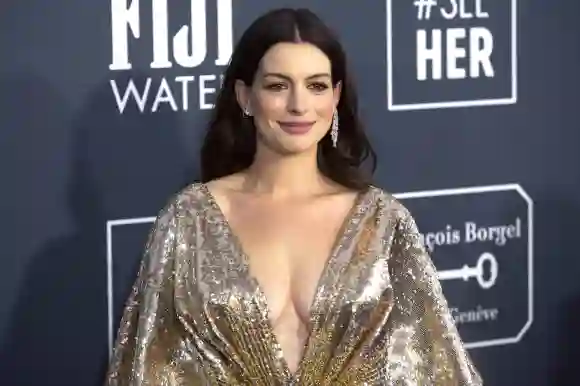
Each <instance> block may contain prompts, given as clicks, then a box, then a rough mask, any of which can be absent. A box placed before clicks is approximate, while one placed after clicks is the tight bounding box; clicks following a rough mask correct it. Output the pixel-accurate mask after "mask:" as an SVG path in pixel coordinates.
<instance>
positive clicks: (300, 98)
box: [288, 87, 308, 115]
mask: <svg viewBox="0 0 580 386" xmlns="http://www.w3.org/2000/svg"><path fill="white" fill-rule="evenodd" d="M288 99H289V100H288V111H289V112H290V113H292V114H296V115H302V114H304V113H305V112H306V111H307V109H308V95H307V93H306V90H303V89H302V88H301V87H295V88H293V89H292V92H291V93H290V95H289V97H288Z"/></svg>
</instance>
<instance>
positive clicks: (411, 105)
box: [386, 0, 518, 111]
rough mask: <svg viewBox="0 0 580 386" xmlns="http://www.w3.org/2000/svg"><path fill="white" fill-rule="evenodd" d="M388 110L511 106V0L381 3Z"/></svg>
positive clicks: (513, 75) (389, 0)
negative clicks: (385, 4)
mask: <svg viewBox="0 0 580 386" xmlns="http://www.w3.org/2000/svg"><path fill="white" fill-rule="evenodd" d="M386 8H387V15H386V18H387V23H386V24H387V26H386V27H387V28H386V35H387V36H386V39H387V103H388V109H389V110H391V111H405V110H426V109H446V108H458V107H473V106H493V105H508V104H515V103H517V99H518V96H517V95H518V94H517V92H518V79H517V78H518V70H517V66H518V64H517V0H413V1H401V2H398V1H393V0H387V7H386Z"/></svg>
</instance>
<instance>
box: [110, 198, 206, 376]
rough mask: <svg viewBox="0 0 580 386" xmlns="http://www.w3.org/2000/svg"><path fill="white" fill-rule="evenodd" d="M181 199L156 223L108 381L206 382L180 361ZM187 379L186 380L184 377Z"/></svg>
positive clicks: (125, 313) (135, 284)
mask: <svg viewBox="0 0 580 386" xmlns="http://www.w3.org/2000/svg"><path fill="white" fill-rule="evenodd" d="M177 222H178V216H177V213H176V204H174V203H170V204H168V205H167V206H166V207H165V208H163V209H162V210H161V211H160V212H159V214H158V216H157V218H156V220H155V223H154V225H153V227H152V228H151V230H150V232H149V235H148V239H147V242H146V245H145V249H144V253H143V256H142V260H141V262H140V267H139V271H138V273H137V277H136V279H135V282H134V284H133V286H132V289H131V293H130V295H129V297H128V299H127V301H126V303H125V307H124V310H123V316H122V319H121V323H120V326H119V329H118V332H117V337H116V341H115V344H114V347H113V352H112V356H111V360H110V363H109V368H108V371H107V374H106V378H105V386H177V385H179V386H181V385H198V384H201V383H200V381H199V380H198V376H197V375H196V374H195V373H192V372H191V371H190V369H187V368H185V367H184V366H183V363H182V362H180V361H177V360H175V358H174V356H175V351H176V350H177V348H178V347H179V339H180V337H179V334H178V333H177V330H176V328H175V325H176V316H175V308H174V300H173V299H174V296H173V295H174V290H173V289H174V283H173V281H174V275H173V274H174V261H175V254H176V253H177V248H176V245H177V244H178V242H179V240H178V238H179V237H180V236H179V233H178V223H177ZM185 379H187V381H185Z"/></svg>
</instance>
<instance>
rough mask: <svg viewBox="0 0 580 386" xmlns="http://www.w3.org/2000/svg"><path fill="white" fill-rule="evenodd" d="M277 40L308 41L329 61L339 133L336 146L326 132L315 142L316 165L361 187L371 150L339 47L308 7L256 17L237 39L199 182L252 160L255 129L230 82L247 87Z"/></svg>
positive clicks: (372, 167) (203, 151)
mask: <svg viewBox="0 0 580 386" xmlns="http://www.w3.org/2000/svg"><path fill="white" fill-rule="evenodd" d="M282 42H295V43H299V42H305V43H310V44H313V45H315V46H316V47H318V48H319V49H320V50H321V51H323V52H324V53H325V54H326V55H327V56H328V58H329V59H330V61H331V76H332V83H333V85H334V86H336V85H337V84H338V82H340V83H341V88H342V89H341V97H340V100H339V102H338V106H337V111H338V117H339V135H338V143H337V147H336V148H335V147H333V146H332V140H331V138H330V132H329V133H328V134H327V135H325V136H324V138H322V140H321V141H320V143H319V144H318V167H319V169H320V172H321V173H322V174H323V175H324V176H326V177H327V178H329V179H331V180H333V181H335V182H336V183H338V184H341V185H343V186H345V187H347V188H350V189H355V190H360V189H364V188H366V187H367V186H368V185H369V184H370V183H371V177H372V174H373V172H374V170H375V168H376V154H375V152H374V151H373V149H372V147H371V144H370V142H369V140H368V138H367V136H366V135H365V132H364V130H363V125H362V124H361V122H360V120H359V117H358V101H357V95H356V91H355V89H354V86H353V84H352V83H351V79H350V76H349V74H348V72H347V63H346V55H345V53H344V50H343V48H342V46H341V44H340V43H339V41H338V39H337V38H336V37H335V35H334V33H333V32H332V31H331V30H330V29H329V28H328V27H327V26H326V25H325V24H324V22H323V21H322V20H321V19H320V18H319V17H318V16H316V15H315V14H314V13H313V12H312V11H309V10H307V9H288V8H283V9H277V10H273V11H270V12H268V13H266V14H264V15H262V16H260V17H259V18H258V19H256V20H255V21H254V22H253V23H252V25H250V27H249V28H248V29H247V30H246V31H245V33H244V34H243V35H242V37H241V38H240V40H239V42H238V43H237V46H236V48H235V50H234V52H233V54H232V57H231V60H230V63H229V66H228V68H227V69H226V71H225V74H224V78H223V84H222V88H221V90H220V92H219V94H218V96H217V100H216V103H215V107H214V111H213V116H212V117H211V120H210V122H209V125H208V130H207V133H206V134H205V138H204V141H203V144H202V147H201V160H200V161H201V162H200V164H201V179H202V181H203V182H207V181H210V180H213V179H216V178H220V177H224V176H227V175H229V174H233V173H237V172H240V171H242V170H245V169H247V168H248V167H249V166H250V165H251V164H252V162H253V160H254V155H255V152H256V142H257V139H256V128H255V126H254V123H253V120H252V119H251V118H250V119H248V118H247V117H244V115H243V110H242V109H241V108H240V106H239V104H238V101H237V98H236V92H235V83H236V80H242V81H243V82H244V83H245V84H246V85H247V86H250V85H251V84H252V83H253V81H254V77H255V74H256V71H257V69H258V66H259V63H260V60H261V59H262V57H263V56H264V54H265V53H266V51H267V50H268V49H269V48H270V47H272V46H273V45H275V44H277V43H282ZM369 162H370V165H369ZM367 166H370V167H367Z"/></svg>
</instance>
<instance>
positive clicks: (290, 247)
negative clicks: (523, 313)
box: [228, 203, 350, 320]
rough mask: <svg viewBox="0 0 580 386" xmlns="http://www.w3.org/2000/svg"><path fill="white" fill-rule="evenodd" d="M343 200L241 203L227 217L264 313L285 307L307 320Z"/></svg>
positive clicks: (343, 217) (339, 228)
mask: <svg viewBox="0 0 580 386" xmlns="http://www.w3.org/2000/svg"><path fill="white" fill-rule="evenodd" d="M349 209H350V206H349V205H344V204H343V205H340V204H339V205H336V204H335V205H332V204H331V203H318V204H317V205H312V204H302V205H291V206H284V207H277V208H272V207H268V206H263V207H245V208H243V209H237V210H233V211H231V212H230V216H229V218H228V222H229V223H230V226H231V227H232V229H233V232H234V234H235V236H236V238H237V239H238V241H239V245H240V248H241V251H240V253H241V254H242V255H243V258H244V259H245V261H246V264H247V265H248V270H249V273H250V275H251V276H252V278H253V279H255V281H256V283H257V284H258V286H259V290H260V291H261V292H262V293H263V295H264V296H265V298H266V301H267V303H268V307H269V311H270V316H271V318H272V319H277V318H279V317H280V316H281V315H283V314H285V313H287V312H288V310H289V309H290V310H291V312H293V313H295V314H297V316H298V317H300V318H301V319H304V320H307V319H308V316H309V314H310V308H311V306H312V302H313V300H314V298H315V295H316V290H317V288H318V286H319V284H321V283H320V280H321V279H322V278H323V274H324V272H325V269H326V266H327V263H328V261H329V259H330V258H331V257H332V255H333V253H334V251H335V248H336V246H337V244H339V243H340V241H341V239H342V237H343V235H344V230H345V225H346V223H347V222H348V220H349V216H350V211H349Z"/></svg>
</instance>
